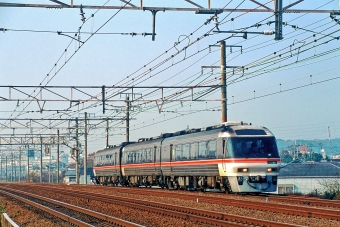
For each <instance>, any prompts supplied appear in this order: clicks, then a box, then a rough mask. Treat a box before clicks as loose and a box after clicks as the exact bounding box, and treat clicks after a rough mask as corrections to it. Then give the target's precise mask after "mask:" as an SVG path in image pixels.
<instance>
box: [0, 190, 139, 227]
mask: <svg viewBox="0 0 340 227" xmlns="http://www.w3.org/2000/svg"><path fill="white" fill-rule="evenodd" d="M0 191H1V193H2V194H3V195H6V196H8V197H11V198H14V199H16V200H19V201H21V202H23V203H25V204H28V205H30V206H32V207H34V208H36V209H39V210H42V211H44V212H47V213H49V214H51V215H52V216H54V217H57V218H59V219H61V220H63V221H65V222H66V223H69V224H71V225H73V226H79V227H93V226H102V227H106V226H107V227H111V226H122V227H123V226H125V227H140V226H141V225H138V224H136V223H132V222H128V221H125V220H122V219H118V218H114V217H111V216H108V215H105V214H101V213H98V212H95V211H91V210H88V209H84V208H81V207H78V206H74V205H71V204H67V203H64V202H60V201H56V200H53V199H49V198H46V197H42V196H39V195H34V194H32V193H28V192H24V191H19V190H16V189H10V188H8V187H1V186H0Z"/></svg>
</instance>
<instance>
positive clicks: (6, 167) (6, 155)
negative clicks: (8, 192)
mask: <svg viewBox="0 0 340 227" xmlns="http://www.w3.org/2000/svg"><path fill="white" fill-rule="evenodd" d="M6 182H7V155H6Z"/></svg>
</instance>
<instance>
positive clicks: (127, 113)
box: [126, 96, 130, 142]
mask: <svg viewBox="0 0 340 227" xmlns="http://www.w3.org/2000/svg"><path fill="white" fill-rule="evenodd" d="M129 118H130V102H129V96H127V97H126V142H129V140H130V137H129V136H130V135H129V131H130V122H129Z"/></svg>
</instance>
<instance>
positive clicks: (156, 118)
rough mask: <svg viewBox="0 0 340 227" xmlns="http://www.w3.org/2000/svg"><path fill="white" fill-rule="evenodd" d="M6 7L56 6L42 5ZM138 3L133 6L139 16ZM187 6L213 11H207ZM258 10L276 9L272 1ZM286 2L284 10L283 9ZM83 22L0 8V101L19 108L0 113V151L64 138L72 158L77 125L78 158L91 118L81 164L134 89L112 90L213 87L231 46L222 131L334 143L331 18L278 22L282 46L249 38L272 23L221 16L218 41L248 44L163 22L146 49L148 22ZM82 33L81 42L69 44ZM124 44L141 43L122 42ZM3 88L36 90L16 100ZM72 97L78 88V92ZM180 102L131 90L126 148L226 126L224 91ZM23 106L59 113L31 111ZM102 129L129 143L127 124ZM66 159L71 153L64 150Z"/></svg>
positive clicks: (103, 13) (115, 13)
mask: <svg viewBox="0 0 340 227" xmlns="http://www.w3.org/2000/svg"><path fill="white" fill-rule="evenodd" d="M2 2H7V3H13V2H15V3H26V4H29V3H30V4H55V3H53V2H51V1H38V0H30V1H20V0H17V1H2ZM64 2H65V3H67V4H69V3H70V1H66V0H64ZM140 2H141V1H137V0H132V1H131V3H132V4H134V5H137V6H139V5H140ZM194 2H196V3H197V4H199V5H201V6H203V7H208V1H206V0H204V1H203V0H202V1H201V0H195V1H194ZM259 2H261V3H262V4H266V6H268V7H270V8H273V1H264V0H260V1H259ZM293 2H295V1H293V0H291V1H290V0H283V6H286V5H289V4H291V3H293ZM143 3H144V7H173V8H196V6H193V5H191V4H190V3H188V2H185V1H170V0H163V1H159V0H157V1H155V0H144V1H143ZM74 4H75V5H80V4H82V5H84V6H85V5H104V4H105V5H106V6H121V7H124V5H125V3H123V2H120V1H118V0H115V1H101V0H97V1H89V0H87V1H86V0H84V1H80V0H74ZM211 7H212V8H223V7H224V8H225V9H255V8H257V9H260V8H261V7H259V6H258V5H256V4H255V3H253V2H251V1H248V0H246V1H243V0H232V1H211ZM290 9H303V10H307V9H308V10H314V9H318V10H339V2H338V1H337V0H332V1H327V0H326V1H312V0H305V1H303V2H301V3H299V4H297V5H295V6H293V7H292V8H290ZM83 11H84V13H85V17H86V19H85V23H83V22H82V21H81V16H80V15H79V14H80V11H79V8H77V9H46V8H30V7H27V8H25V7H17V8H16V7H0V28H2V30H5V29H6V30H5V31H3V32H0V46H1V51H0V68H1V70H0V86H2V87H0V97H2V100H4V98H5V99H8V98H9V97H10V96H11V97H10V98H11V99H12V100H17V99H20V100H21V101H1V102H0V105H1V109H0V118H1V120H0V137H2V140H1V143H3V144H4V143H6V141H5V138H7V139H8V137H9V134H14V137H15V138H19V137H25V136H27V137H30V136H29V135H30V134H32V133H33V134H34V135H35V136H33V137H34V138H33V139H34V140H37V139H39V136H37V134H50V133H51V134H56V133H57V132H56V131H57V129H59V130H60V134H61V135H62V136H64V137H65V138H66V139H69V142H68V144H69V146H73V145H74V140H72V137H73V136H74V135H75V130H74V128H75V118H76V117H78V118H79V119H80V120H79V124H80V128H82V129H81V130H80V131H79V133H80V135H81V136H80V141H81V143H82V144H83V146H84V136H83V134H82V133H83V131H84V129H83V125H84V121H83V120H82V119H83V118H84V115H85V114H84V113H85V112H86V113H87V114H88V118H90V119H95V118H96V120H89V121H88V153H92V152H95V151H97V150H99V149H103V148H104V147H105V145H106V131H105V127H106V122H105V121H99V120H98V119H100V118H116V119H123V118H124V117H125V109H126V107H125V106H126V103H125V99H126V95H127V94H130V96H129V97H130V99H131V98H132V96H131V92H132V90H131V89H130V90H125V91H124V90H123V89H118V88H115V89H113V88H112V87H111V86H136V87H138V86H167V87H169V86H196V85H204V86H212V85H217V84H219V83H220V80H219V78H220V69H219V68H204V70H202V66H217V67H219V66H220V48H219V46H216V45H219V42H220V41H221V40H225V42H226V45H228V47H227V48H226V60H227V66H237V67H238V68H236V69H235V70H234V72H233V70H232V69H227V84H228V85H227V98H228V101H227V102H228V105H227V109H228V110H227V119H228V121H244V122H248V123H252V124H253V125H261V126H265V127H267V128H269V129H270V130H271V131H272V132H273V133H274V135H275V136H276V138H279V139H285V140H288V139H289V140H297V139H327V138H329V137H331V138H340V122H339V116H340V115H339V114H340V107H339V100H340V90H339V85H340V79H339V78H340V76H339V75H340V74H339V72H340V64H339V56H340V52H339V50H340V45H339V44H340V40H338V39H337V37H339V36H340V24H338V23H336V22H335V21H333V20H332V18H330V14H329V13H284V14H283V21H284V22H286V25H285V26H283V39H282V40H279V41H277V40H274V35H261V34H251V32H263V31H264V30H274V23H268V22H270V21H271V22H272V21H274V15H273V13H271V12H263V13H260V12H253V13H250V12H248V13H244V12H242V13H237V12H232V13H229V12H224V13H222V14H219V15H218V18H217V19H216V21H217V24H218V29H219V30H220V31H229V32H230V31H239V32H240V31H242V32H244V31H247V32H249V33H248V34H247V39H244V38H242V35H243V33H216V32H214V31H217V28H216V27H215V26H216V23H215V22H214V20H211V22H210V23H207V21H209V19H210V18H211V15H206V14H195V13H194V12H191V11H190V12H178V11H177V12H176V11H167V10H166V11H164V12H163V11H159V12H157V13H156V37H155V41H152V39H151V36H145V37H144V36H143V35H141V34H142V33H151V32H152V13H151V12H150V11H148V10H145V11H142V10H107V9H100V10H97V9H89V8H84V10H83ZM92 15H93V16H92ZM336 18H338V19H340V16H336ZM256 24H257V25H258V26H255V25H256ZM79 29H80V41H79V39H78V36H75V34H76V33H77V32H78V31H79ZM58 32H59V34H60V35H58ZM131 33H136V35H134V36H132V35H126V34H131ZM229 46H233V47H229ZM209 47H210V48H209ZM241 47H242V52H241ZM242 67H243V68H244V70H241V69H242ZM39 85H43V86H56V87H54V88H49V90H43V92H42V94H41V93H39V92H40V89H39V88H36V87H34V86H39ZM103 85H104V86H105V87H106V98H107V101H106V105H105V106H106V111H105V114H104V113H103V112H102V109H103V106H102V102H101V101H100V100H101V98H102V94H101V92H102V90H101V88H99V86H103ZM8 86H13V87H14V88H15V86H31V87H26V88H25V87H20V88H19V87H17V88H16V89H17V90H16V89H14V88H12V89H9V88H8ZM57 86H65V88H61V87H57ZM71 86H74V87H75V88H77V86H78V90H76V89H71V88H70V87H71ZM80 86H83V87H82V88H80ZM90 86H95V87H96V88H89V87H90ZM110 87H111V88H110ZM18 90H19V91H21V92H19V91H18ZM79 90H80V91H79ZM184 90H185V89H179V88H178V89H174V88H172V89H171V88H166V89H164V90H163V95H164V96H165V97H167V96H169V97H172V101H171V102H165V103H162V102H161V97H162V94H161V91H160V89H150V88H135V89H134V91H133V92H134V93H135V95H134V96H133V98H134V99H137V100H136V101H134V102H131V111H130V117H131V121H130V141H136V140H138V139H139V138H146V137H154V136H157V135H160V134H161V133H167V132H175V131H180V130H183V129H186V128H203V127H207V126H211V125H218V124H220V123H221V102H220V99H221V94H220V89H215V90H212V91H210V92H206V91H207V88H199V89H198V88H197V89H194V90H193V93H194V98H195V99H196V98H197V99H198V100H199V101H190V99H191V97H190V95H191V91H186V92H183V91H184ZM85 93H86V94H85ZM176 93H177V94H176ZM28 94H29V95H31V96H33V97H37V98H40V97H42V100H44V99H50V100H54V101H47V102H46V103H44V102H43V101H38V102H37V101H29V100H27V99H28ZM61 96H63V97H66V98H70V97H72V99H73V100H89V99H90V96H93V97H97V98H98V100H97V101H96V102H94V101H93V100H94V99H95V98H93V99H92V101H88V102H85V103H81V104H79V105H75V104H76V102H72V103H70V102H69V101H63V102H61V101H55V100H61V99H62V98H60V97H61ZM173 97H175V98H173ZM0 100H1V99H0ZM25 100H26V101H25ZM156 100H157V102H156ZM180 100H183V101H182V102H180ZM39 106H40V107H39ZM42 106H43V109H44V111H42V112H41V111H40V110H41V109H40V108H41V107H42ZM9 119H11V120H12V121H9ZM18 119H60V120H58V121H57V120H40V121H35V122H33V121H29V120H23V121H21V120H18ZM109 125H110V130H109V133H110V136H109V144H119V143H121V142H124V141H125V121H121V120H114V121H113V120H112V121H110V122H109ZM19 134H20V135H19ZM12 139H13V138H12ZM18 140H20V139H18ZM83 148H84V147H83ZM10 149H11V148H9V147H5V146H2V148H1V150H10ZM34 149H40V146H39V147H36V148H34ZM52 149H53V150H55V149H56V148H55V146H53V148H52ZM62 149H64V150H65V152H67V151H66V150H69V148H67V147H65V146H63V148H62ZM339 152H340V151H339Z"/></svg>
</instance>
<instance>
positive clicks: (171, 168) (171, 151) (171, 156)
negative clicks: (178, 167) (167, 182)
mask: <svg viewBox="0 0 340 227" xmlns="http://www.w3.org/2000/svg"><path fill="white" fill-rule="evenodd" d="M173 156H175V154H174V145H173V144H170V176H171V178H172V179H173V177H174V170H173V167H172V161H173Z"/></svg>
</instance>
